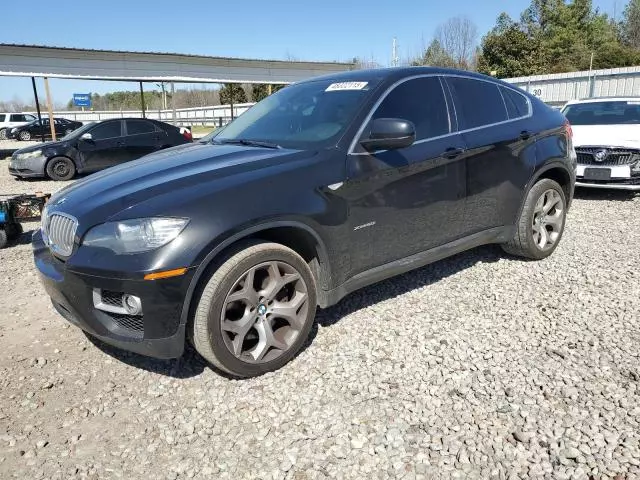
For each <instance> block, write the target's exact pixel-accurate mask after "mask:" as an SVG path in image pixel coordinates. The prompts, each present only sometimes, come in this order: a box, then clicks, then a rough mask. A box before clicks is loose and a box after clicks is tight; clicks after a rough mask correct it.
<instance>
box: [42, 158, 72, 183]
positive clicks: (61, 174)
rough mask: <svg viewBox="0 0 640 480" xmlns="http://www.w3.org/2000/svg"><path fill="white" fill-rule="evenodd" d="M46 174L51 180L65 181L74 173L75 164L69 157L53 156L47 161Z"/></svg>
mask: <svg viewBox="0 0 640 480" xmlns="http://www.w3.org/2000/svg"><path fill="white" fill-rule="evenodd" d="M46 170H47V175H48V176H49V178H50V179H51V180H55V181H57V182H65V181H67V180H71V179H72V178H73V177H74V176H75V175H76V166H75V165H74V164H73V162H72V161H71V159H70V158H67V157H54V158H52V159H51V160H49V161H48V162H47V169H46Z"/></svg>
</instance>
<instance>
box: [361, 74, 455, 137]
mask: <svg viewBox="0 0 640 480" xmlns="http://www.w3.org/2000/svg"><path fill="white" fill-rule="evenodd" d="M377 118H401V119H403V120H409V121H410V122H412V123H413V124H414V126H415V128H416V141H418V140H426V139H429V138H433V137H438V136H440V135H446V134H447V133H449V132H450V127H449V113H448V110H447V103H446V101H445V98H444V92H443V90H442V84H441V83H440V79H439V78H438V77H420V78H414V79H411V80H407V81H406V82H403V83H401V84H400V85H398V86H397V87H395V88H394V89H393V90H392V91H391V92H390V93H389V95H387V96H386V97H385V99H384V100H383V101H382V103H381V104H380V106H379V107H378V108H377V109H376V111H375V113H374V114H373V117H372V120H375V119H377Z"/></svg>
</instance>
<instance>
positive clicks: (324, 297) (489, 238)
mask: <svg viewBox="0 0 640 480" xmlns="http://www.w3.org/2000/svg"><path fill="white" fill-rule="evenodd" d="M513 234H514V227H495V228H491V229H489V230H484V231H482V232H478V233H474V234H473V235H469V236H467V237H463V238H459V239H458V240H454V241H453V242H450V243H446V244H444V245H440V246H438V247H435V248H432V249H430V250H426V251H424V252H420V253H416V254H414V255H411V256H410V257H406V258H401V259H399V260H395V261H393V262H390V263H386V264H384V265H380V266H378V267H375V268H372V269H370V270H367V271H365V272H362V273H359V274H357V275H356V276H354V277H352V278H350V279H349V280H347V281H346V282H345V283H343V284H342V285H340V286H339V287H336V288H334V289H332V290H321V291H320V292H318V305H319V306H320V307H321V308H327V307H330V306H331V305H335V304H336V303H338V302H339V301H340V300H342V299H343V298H344V297H345V296H347V295H348V294H350V293H351V292H354V291H356V290H359V289H361V288H364V287H367V286H369V285H372V284H374V283H377V282H381V281H382V280H386V279H388V278H391V277H395V276H396V275H401V274H403V273H406V272H409V271H411V270H415V269H416V268H420V267H424V266H425V265H428V264H430V263H433V262H437V261H439V260H442V259H444V258H447V257H450V256H452V255H455V254H457V253H461V252H464V251H466V250H470V249H472V248H476V247H479V246H480V245H486V244H489V243H504V242H507V241H509V239H511V237H513Z"/></svg>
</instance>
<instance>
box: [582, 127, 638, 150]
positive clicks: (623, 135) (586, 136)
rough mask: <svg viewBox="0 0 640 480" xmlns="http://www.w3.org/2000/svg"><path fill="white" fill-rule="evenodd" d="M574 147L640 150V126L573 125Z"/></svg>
mask: <svg viewBox="0 0 640 480" xmlns="http://www.w3.org/2000/svg"><path fill="white" fill-rule="evenodd" d="M571 128H572V130H573V145H574V147H576V148H578V147H622V148H638V149H640V125H572V126H571Z"/></svg>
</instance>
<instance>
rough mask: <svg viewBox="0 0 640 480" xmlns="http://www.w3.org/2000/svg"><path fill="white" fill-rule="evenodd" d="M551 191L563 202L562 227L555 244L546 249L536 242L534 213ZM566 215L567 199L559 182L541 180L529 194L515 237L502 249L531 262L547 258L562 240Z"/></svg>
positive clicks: (504, 244)
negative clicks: (542, 199)
mask: <svg viewBox="0 0 640 480" xmlns="http://www.w3.org/2000/svg"><path fill="white" fill-rule="evenodd" d="M549 190H554V191H555V192H557V193H558V195H559V196H560V199H561V202H562V206H561V212H560V214H559V215H560V217H561V225H560V227H559V233H558V235H557V238H556V239H555V240H554V242H553V244H551V245H549V246H548V247H546V248H541V247H540V246H539V245H538V244H537V243H536V242H535V240H534V229H533V225H534V213H535V208H536V203H537V202H538V201H539V200H540V198H541V197H542V196H543V195H545V193H546V192H548V191H549ZM566 215H567V199H566V196H565V194H564V190H562V187H561V186H560V185H559V184H558V183H557V182H555V181H553V180H551V179H548V178H543V179H542V180H539V181H538V182H537V183H536V184H535V185H534V186H533V187H531V190H529V193H528V194H527V198H526V200H525V203H524V206H523V208H522V213H521V214H520V218H519V219H518V223H517V224H516V232H515V235H514V237H513V238H512V239H511V240H510V241H509V242H507V243H503V244H502V245H501V246H502V249H503V250H504V251H505V252H507V253H508V254H510V255H515V256H518V257H524V258H528V259H531V260H542V259H544V258H547V257H548V256H549V255H551V254H552V253H553V252H554V251H555V249H556V248H557V247H558V244H559V243H560V240H561V239H562V235H563V233H564V226H565V223H566ZM538 228H540V227H538ZM543 228H546V227H543Z"/></svg>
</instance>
